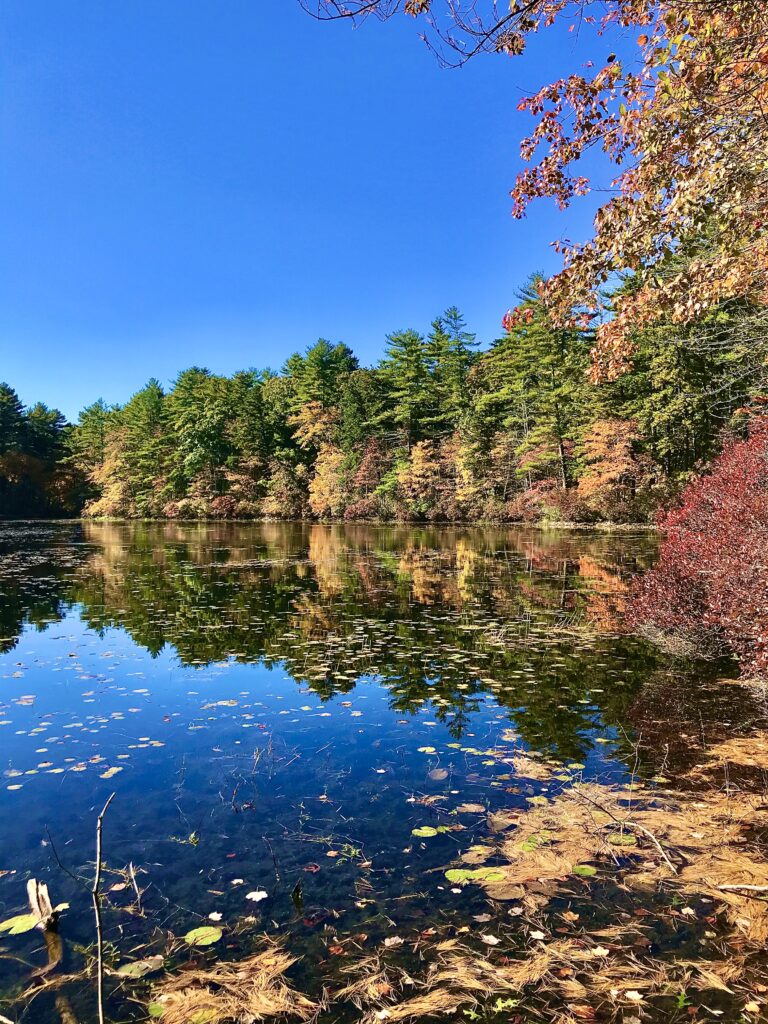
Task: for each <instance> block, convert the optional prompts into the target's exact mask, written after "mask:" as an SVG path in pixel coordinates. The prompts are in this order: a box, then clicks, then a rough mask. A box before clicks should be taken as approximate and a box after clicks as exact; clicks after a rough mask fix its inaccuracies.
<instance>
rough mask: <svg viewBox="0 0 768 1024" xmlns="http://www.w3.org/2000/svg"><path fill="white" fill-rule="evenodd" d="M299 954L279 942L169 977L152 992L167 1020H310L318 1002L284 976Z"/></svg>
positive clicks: (172, 1023) (209, 1023)
mask: <svg viewBox="0 0 768 1024" xmlns="http://www.w3.org/2000/svg"><path fill="white" fill-rule="evenodd" d="M295 962H296V961H295V958H294V957H291V956H290V955H289V954H287V953H285V952H284V951H283V950H281V949H280V948H279V947H278V946H275V945H272V944H270V945H268V946H267V947H266V948H265V949H263V950H262V951H261V952H259V953H256V954H254V955H253V956H250V957H248V958H247V959H245V960H241V961H239V962H237V963H223V962H221V963H216V964H213V965H212V966H211V967H203V968H199V969H197V970H192V971H185V972H184V973H183V974H179V975H176V976H175V977H170V978H168V979H167V980H166V981H165V982H164V983H163V984H162V986H161V987H160V988H159V989H157V990H156V991H155V992H154V994H153V1000H154V1001H155V1002H157V1003H159V1004H160V1005H161V1006H162V1007H163V1024H189V1022H190V1021H193V1020H203V1021H205V1024H225V1022H227V1024H253V1022H254V1021H261V1020H268V1019H273V1018H276V1017H281V1018H295V1019H298V1020H308V1019H309V1018H310V1017H312V1016H313V1015H314V1014H315V1013H316V1012H317V1010H318V1009H319V1007H318V1005H317V1004H316V1003H314V1002H312V1000H310V999H308V998H307V997H306V996H304V995H302V994H301V993H300V992H297V991H296V990H295V989H293V988H291V987H290V985H288V984H287V983H286V982H285V980H284V978H283V976H284V974H285V972H286V971H287V970H288V968H289V967H290V966H291V965H292V964H294V963H295Z"/></svg>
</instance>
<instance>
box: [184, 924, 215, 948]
mask: <svg viewBox="0 0 768 1024" xmlns="http://www.w3.org/2000/svg"><path fill="white" fill-rule="evenodd" d="M223 934H224V933H223V932H222V930H221V928H214V927H213V926H212V925H207V924H206V925H202V926H201V927H200V928H193V929H192V931H191V932H187V934H186V935H185V936H184V941H185V942H188V943H189V945H190V946H212V945H213V944H214V942H218V941H219V939H220V938H221V937H222V935H223Z"/></svg>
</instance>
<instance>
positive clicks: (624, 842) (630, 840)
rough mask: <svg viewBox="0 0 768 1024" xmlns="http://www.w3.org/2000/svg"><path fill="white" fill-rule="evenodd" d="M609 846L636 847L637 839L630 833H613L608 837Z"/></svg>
mask: <svg viewBox="0 0 768 1024" xmlns="http://www.w3.org/2000/svg"><path fill="white" fill-rule="evenodd" d="M608 842H609V843H610V844H611V846H637V839H636V838H635V836H633V835H632V833H631V832H614V833H613V835H611V836H608Z"/></svg>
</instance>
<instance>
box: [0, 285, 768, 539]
mask: <svg viewBox="0 0 768 1024" xmlns="http://www.w3.org/2000/svg"><path fill="white" fill-rule="evenodd" d="M540 284H541V280H540V279H538V278H536V277H534V278H532V279H531V280H530V281H529V282H528V283H527V285H526V286H525V287H524V289H523V290H522V292H521V294H520V297H519V299H520V301H519V304H518V306H517V307H516V309H515V310H514V311H512V312H510V313H508V314H507V315H506V316H505V317H504V324H503V330H502V333H501V335H500V337H499V338H498V339H496V340H494V341H493V342H492V343H491V344H490V345H488V346H487V347H485V348H481V346H480V345H479V343H478V340H477V338H476V336H475V334H474V333H473V332H472V331H471V330H470V329H469V328H468V326H467V325H466V323H465V320H464V318H463V317H462V315H461V313H460V312H459V310H458V309H457V308H456V307H452V308H450V309H448V310H446V311H445V313H443V314H442V315H440V316H438V317H436V318H435V320H434V321H433V322H432V324H431V325H430V326H429V328H428V329H426V330H424V331H422V332H419V331H417V330H414V329H408V330H399V331H395V332H393V333H392V334H390V335H389V336H388V337H387V338H386V348H385V354H384V356H383V358H382V359H381V361H380V362H379V364H378V365H377V366H374V367H363V366H361V365H360V363H359V361H358V359H357V358H356V357H355V355H354V352H353V351H352V349H351V348H350V347H348V346H347V345H346V344H344V343H341V342H337V343H331V342H329V341H326V340H324V339H320V340H319V341H317V342H316V343H315V344H313V345H311V346H309V347H308V348H307V349H306V350H305V351H304V352H303V353H299V352H297V353H295V354H294V355H292V356H290V358H289V359H288V360H287V361H286V362H285V364H284V366H283V367H282V368H281V370H280V371H279V372H274V371H272V370H269V369H266V370H256V369H248V370H244V371H242V372H239V373H235V374H234V375H233V376H231V377H224V376H219V375H217V374H215V373H213V372H211V371H209V370H207V369H203V368H199V367H192V368H190V369H187V370H184V371H183V372H181V373H180V374H179V375H178V377H177V378H176V379H175V381H173V383H172V385H171V386H170V387H169V388H167V389H166V388H164V387H163V385H162V384H161V383H160V382H158V381H157V380H154V379H153V380H150V381H149V382H148V383H147V385H146V386H145V387H144V388H142V389H141V390H140V391H138V392H137V393H136V394H134V395H133V396H132V397H130V398H129V399H128V401H127V402H126V403H125V404H124V405H122V406H114V407H108V406H107V405H105V404H104V402H102V401H96V402H94V404H92V405H90V406H89V407H88V408H86V409H84V410H83V411H82V412H81V413H80V416H79V418H78V420H77V422H76V423H74V424H68V423H66V422H65V419H64V417H63V416H62V415H61V414H60V413H59V412H58V411H56V410H55V409H53V410H52V409H48V408H46V406H44V405H42V404H37V405H34V406H32V407H31V408H29V409H25V408H23V407H22V404H21V402H20V401H19V398H18V396H17V395H16V394H15V392H14V391H13V389H12V388H11V387H10V386H9V385H7V384H4V385H2V386H1V388H0V508H1V509H2V513H3V515H5V516H11V517H12V516H22V517H23V516H51V515H53V516H72V515H80V514H83V515H85V516H87V517H97V518H104V517H107V518H109V517H114V518H131V519H134V518H159V519H208V518H213V519H247V518H265V519H276V518H279V519H304V518H310V519H316V520H341V519H345V520H353V521H354V520H374V521H402V522H478V521H492V522H540V521H558V522H578V523H592V522H597V521H609V522H616V523H647V522H651V521H653V518H654V515H655V514H656V512H657V511H658V510H659V509H660V508H662V507H666V506H668V505H669V504H671V503H672V502H673V501H674V500H675V497H676V495H678V494H679V493H680V491H681V488H682V487H683V486H684V485H685V484H686V483H687V482H688V481H689V480H690V479H691V478H692V476H694V475H695V474H696V473H698V472H700V471H701V470H702V468H703V467H704V466H706V464H707V463H708V462H709V461H710V460H711V459H712V458H713V456H714V455H715V454H717V452H718V451H719V450H720V448H721V447H722V444H723V441H724V439H726V438H727V437H729V436H732V437H733V436H739V435H743V434H744V432H745V425H746V424H747V422H748V421H749V418H750V415H749V414H750V412H751V411H752V409H753V408H757V407H758V406H756V405H755V403H756V401H757V400H758V399H759V389H760V387H761V385H762V384H763V380H762V373H763V371H764V366H763V362H762V358H763V357H762V353H761V351H760V349H759V347H756V346H755V345H754V344H750V343H749V340H748V339H745V337H744V330H743V326H744V322H745V320H747V319H749V317H750V316H752V315H753V313H752V311H751V310H750V309H749V308H748V307H747V306H746V304H745V303H744V302H735V301H729V302H723V303H722V304H720V306H719V307H718V308H717V309H715V310H714V311H712V312H711V313H710V314H709V315H707V316H706V317H704V318H702V319H701V320H700V321H699V322H697V323H695V324H693V325H690V326H688V327H686V328H685V330H684V331H681V330H680V328H679V327H676V326H674V325H672V324H664V323H661V324H655V325H654V326H652V327H647V328H645V329H644V330H642V331H638V332H637V333H636V335H635V336H634V338H633V345H634V355H633V358H632V365H631V368H629V369H626V370H625V371H624V372H623V373H622V374H621V375H619V376H618V377H616V379H614V380H605V379H601V380H596V379H595V378H594V374H592V373H591V372H590V370H591V358H590V353H591V351H592V350H593V348H594V346H595V331H594V329H593V328H592V327H591V326H590V321H589V319H588V318H584V317H579V316H578V315H577V314H576V313H574V315H573V316H571V318H570V320H569V323H568V324H566V325H556V324H555V323H554V322H553V320H552V317H551V316H550V314H549V312H548V310H547V308H546V307H545V305H544V303H543V301H542V299H541V298H540V295H539V286H540ZM632 286H633V282H632V280H629V279H628V280H627V281H625V282H624V284H623V285H622V291H623V292H626V291H628V290H630V289H631V288H632Z"/></svg>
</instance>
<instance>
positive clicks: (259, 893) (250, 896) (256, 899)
mask: <svg viewBox="0 0 768 1024" xmlns="http://www.w3.org/2000/svg"><path fill="white" fill-rule="evenodd" d="M268 897H269V893H268V892H265V891H264V890H263V889H257V890H256V891H255V892H249V893H246V896H245V898H246V899H247V900H251V902H253V903H261V901H262V900H266V899H267V898H268Z"/></svg>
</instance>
